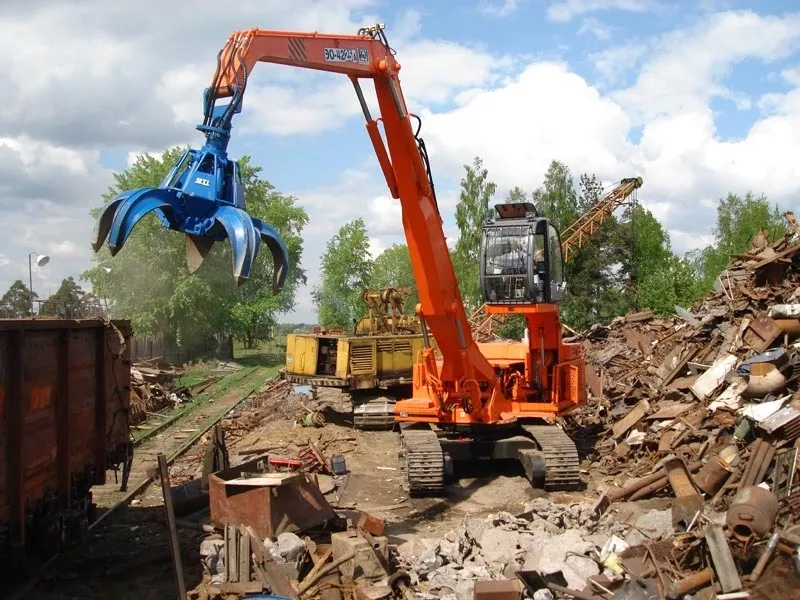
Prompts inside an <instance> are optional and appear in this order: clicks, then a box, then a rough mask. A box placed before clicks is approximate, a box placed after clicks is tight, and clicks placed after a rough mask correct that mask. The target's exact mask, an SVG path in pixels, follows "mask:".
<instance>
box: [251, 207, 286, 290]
mask: <svg viewBox="0 0 800 600" xmlns="http://www.w3.org/2000/svg"><path fill="white" fill-rule="evenodd" d="M252 221H253V226H254V227H255V228H256V231H258V234H259V237H260V238H261V240H262V241H263V242H264V243H266V244H267V247H268V248H269V251H270V252H271V253H272V263H273V267H274V268H273V270H272V290H273V291H274V292H275V293H278V292H280V291H281V290H282V289H283V285H284V283H285V282H286V274H287V272H288V271H289V251H288V250H287V249H286V244H285V243H284V241H283V238H282V237H281V236H280V234H279V233H278V232H277V231H276V230H275V228H273V227H271V226H270V225H267V224H266V223H264V222H263V221H261V220H260V219H252Z"/></svg>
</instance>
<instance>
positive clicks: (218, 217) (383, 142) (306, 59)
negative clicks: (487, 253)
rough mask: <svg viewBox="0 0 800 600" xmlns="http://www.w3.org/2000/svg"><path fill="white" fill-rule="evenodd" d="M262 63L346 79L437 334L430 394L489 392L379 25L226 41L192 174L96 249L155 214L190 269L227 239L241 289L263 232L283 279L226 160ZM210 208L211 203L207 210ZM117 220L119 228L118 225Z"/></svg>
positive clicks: (119, 240) (278, 247)
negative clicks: (398, 213) (397, 211)
mask: <svg viewBox="0 0 800 600" xmlns="http://www.w3.org/2000/svg"><path fill="white" fill-rule="evenodd" d="M260 62H263V63H275V64H283V65H289V66H293V67H301V68H305V69H312V70H317V71H327V72H332V73H341V74H343V75H346V76H348V77H349V78H350V80H351V82H352V83H353V86H354V89H355V92H356V96H357V98H358V102H359V104H360V105H361V109H362V111H363V113H364V118H365V120H366V128H367V133H368V135H369V139H370V141H371V142H372V146H373V148H374V150H375V154H376V156H377V159H378V163H379V165H380V168H381V170H382V172H383V175H384V177H385V179H386V184H387V186H388V188H389V191H390V192H391V194H392V197H393V198H395V199H399V200H400V204H401V207H402V214H403V227H404V230H405V235H406V239H407V243H408V249H409V254H410V257H411V262H412V267H413V272H414V277H415V279H416V282H417V288H418V292H419V298H420V305H421V314H420V317H421V319H422V322H423V327H426V326H427V328H428V329H429V330H430V333H432V334H433V336H434V338H435V339H436V342H437V346H438V349H439V352H440V353H441V356H442V358H443V362H442V364H441V366H440V367H436V365H435V360H434V355H433V351H432V350H430V349H429V351H428V355H427V360H428V365H429V367H430V368H429V369H428V370H429V372H433V371H437V372H438V373H437V375H436V376H432V377H431V380H435V385H436V386H438V389H437V390H436V391H435V393H436V394H437V395H438V396H439V397H440V398H442V399H443V400H444V401H445V403H448V402H451V401H458V400H459V399H460V397H461V396H462V395H463V394H464V392H463V388H464V387H468V388H469V390H470V392H469V393H470V394H471V395H472V396H473V399H476V397H475V396H476V391H477V390H478V388H479V385H480V384H483V386H482V387H483V388H484V389H486V386H487V384H488V389H490V390H491V389H493V387H494V385H495V380H496V377H495V373H494V370H493V368H492V366H491V365H490V363H489V362H488V361H487V359H486V358H485V357H484V356H483V355H482V354H481V352H480V350H479V348H478V346H477V344H476V343H475V342H474V341H473V339H472V336H471V334H470V329H469V323H468V321H467V315H466V313H465V311H464V306H463V303H462V300H461V296H460V292H459V288H458V282H457V281H456V276H455V272H454V269H453V265H452V263H451V260H450V253H449V250H448V248H447V242H446V239H445V235H444V231H443V229H442V219H441V216H440V214H439V208H438V206H437V203H436V196H435V190H434V186H433V180H432V177H431V173H430V165H429V162H428V157H427V152H426V150H425V144H424V142H423V140H422V139H421V138H420V137H419V127H420V125H421V123H419V118H417V117H416V116H414V115H412V114H410V113H409V112H408V109H407V107H406V103H405V99H404V98H403V91H402V89H401V86H400V79H399V77H398V74H399V72H400V64H399V63H398V62H397V61H396V60H395V57H394V51H393V50H392V48H391V47H390V46H389V43H388V41H387V39H386V36H385V35H384V32H383V27H382V26H380V25H378V26H375V27H370V28H363V29H361V30H359V31H358V34H357V35H330V34H320V33H316V32H310V33H295V32H292V33H290V32H283V31H270V30H264V29H250V30H246V31H237V32H234V33H233V34H231V35H230V36H229V38H228V40H227V43H226V44H225V46H224V47H223V49H222V50H221V51H220V53H219V54H218V57H217V68H216V70H215V73H214V76H213V78H212V81H211V85H210V86H209V87H208V88H207V89H206V90H205V92H204V104H203V112H204V121H203V123H202V125H199V126H198V129H199V130H200V131H202V132H203V133H204V134H205V135H206V139H207V142H206V145H205V146H204V147H203V148H202V149H201V150H200V151H199V152H198V153H196V155H192V156H190V157H188V159H187V164H188V165H189V166H188V171H186V170H185V169H184V170H182V169H183V167H181V166H180V165H176V168H175V169H174V170H173V171H174V174H173V175H174V177H172V179H173V180H174V182H167V184H166V185H162V186H161V187H160V188H159V189H156V190H153V188H146V191H145V192H140V191H135V192H134V193H133V194H134V196H136V195H137V194H139V195H141V194H142V193H144V195H145V196H146V198H145V200H146V202H144V203H141V202H140V203H139V204H137V205H136V206H134V208H135V209H136V210H135V211H134V212H135V214H133V217H131V216H130V215H128V218H127V221H126V220H125V218H126V217H125V211H124V210H123V208H126V207H127V205H126V204H125V203H126V202H127V200H126V198H125V197H123V198H121V199H117V200H115V201H112V204H111V205H110V206H109V207H108V208H107V209H106V211H105V212H104V214H103V215H102V216H101V219H100V220H99V221H98V231H97V232H96V234H95V239H94V242H93V243H94V247H95V250H97V249H98V248H99V246H100V245H101V244H102V242H103V239H104V237H105V236H106V235H108V234H109V230H110V232H111V237H110V239H109V245H110V246H111V247H112V252H116V251H118V250H119V249H120V248H121V247H122V244H123V243H124V240H125V238H126V237H127V235H128V234H129V233H130V230H131V229H132V228H133V226H134V225H135V223H136V221H137V220H138V219H140V218H141V217H142V216H143V215H144V214H146V213H147V212H149V211H151V210H155V211H156V212H157V213H158V214H159V216H161V217H162V220H163V221H164V224H165V226H168V227H170V228H172V229H177V230H179V231H184V232H185V233H187V262H188V263H189V265H190V268H197V266H199V263H200V262H201V261H202V258H203V256H205V253H206V252H207V251H208V248H209V247H210V246H211V244H212V243H213V242H214V241H219V240H220V239H224V238H225V235H226V233H227V236H228V237H229V239H230V240H231V243H232V245H233V249H234V275H235V278H236V280H237V282H238V283H242V282H243V281H244V279H246V276H247V272H248V271H249V268H250V265H251V264H252V262H253V260H254V257H255V254H256V252H257V251H258V242H259V235H258V233H259V232H261V236H260V237H261V239H262V240H265V241H267V242H268V243H269V244H270V249H271V250H272V251H273V256H274V258H275V264H276V273H283V276H284V277H285V266H286V260H285V246H284V245H283V242H282V241H281V240H280V237H279V236H277V235H272V234H273V233H275V232H274V231H272V230H267V229H266V228H267V227H268V226H267V225H266V224H263V223H260V222H255V221H257V220H253V221H254V223H253V224H252V225H251V224H250V221H249V220H248V219H249V216H248V215H247V213H246V212H245V211H244V210H243V209H244V198H243V193H242V190H241V186H240V185H239V183H240V182H239V180H237V179H236V177H235V176H236V167H235V165H236V163H235V162H234V161H231V160H229V159H228V158H227V154H226V149H227V142H228V139H229V137H230V130H231V120H232V118H233V116H234V115H235V114H237V113H238V112H240V111H241V105H242V99H243V97H244V94H245V89H246V86H247V80H248V77H249V75H250V73H252V71H253V69H254V68H255V67H256V65H257V63H260ZM362 79H371V80H372V81H373V84H374V87H375V93H376V95H377V101H378V109H379V112H380V117H378V118H374V117H373V116H372V114H371V112H370V108H369V105H368V104H367V101H366V99H365V97H364V92H363V90H362V88H361V83H360V80H362ZM412 119H414V120H415V121H416V123H415V125H416V128H415V127H412V122H411V121H412ZM379 123H382V125H383V127H382V130H383V131H381V128H380V127H379ZM415 129H416V130H415ZM192 152H194V151H192ZM209 157H210V158H209ZM204 161H205V162H209V161H210V163H211V164H212V166H213V165H214V161H216V164H217V167H215V168H214V169H212V170H211V174H209V175H208V176H206V175H204V174H201V175H199V177H200V180H201V182H202V183H204V184H207V186H208V187H209V188H210V191H209V193H206V194H205V195H204V196H203V195H202V193H201V194H200V195H201V196H202V197H200V196H198V195H197V192H198V189H197V186H196V185H195V183H194V182H195V181H196V177H197V176H198V175H197V173H196V171H197V170H198V169H200V170H202V165H203V164H205V162H204ZM231 164H233V168H231ZM220 167H221V168H220ZM184 173H188V174H187V175H184ZM208 184H210V185H208ZM200 192H203V190H200ZM192 194H195V195H192ZM232 194H233V195H232ZM153 196H154V197H153ZM206 201H210V203H209V204H203V203H204V202H206ZM114 202H116V204H115V203H114ZM120 202H122V205H121V207H120V205H119V204H120ZM193 206H201V208H202V214H191V215H190V216H191V217H192V218H191V219H188V218H184V216H183V215H184V213H187V212H191V211H190V210H187V207H189V208H191V207H193ZM115 211H116V214H115ZM215 211H216V212H215ZM128 212H130V211H128ZM182 219H183V220H182ZM119 222H123V223H122V226H120V225H119ZM220 224H222V226H219V225H220ZM120 230H122V233H120ZM282 255H283V256H282ZM237 261H238V262H237ZM280 285H282V279H281V280H280V281H278V280H277V279H276V289H278V288H279V286H280ZM426 331H427V330H426ZM448 398H449V400H448Z"/></svg>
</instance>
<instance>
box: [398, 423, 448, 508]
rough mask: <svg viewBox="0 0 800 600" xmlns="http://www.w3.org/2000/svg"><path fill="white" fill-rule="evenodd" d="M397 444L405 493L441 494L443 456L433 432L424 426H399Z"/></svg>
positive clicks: (442, 485) (442, 487)
mask: <svg viewBox="0 0 800 600" xmlns="http://www.w3.org/2000/svg"><path fill="white" fill-rule="evenodd" d="M400 444H401V451H400V465H401V468H402V469H403V471H404V475H405V485H406V491H407V492H408V493H409V494H411V495H427V494H438V493H441V492H442V491H443V490H444V454H443V453H442V447H441V445H440V444H439V439H438V437H437V436H436V433H435V432H434V431H433V430H432V429H431V428H430V427H428V426H427V425H425V426H418V427H414V426H410V427H403V428H401V430H400Z"/></svg>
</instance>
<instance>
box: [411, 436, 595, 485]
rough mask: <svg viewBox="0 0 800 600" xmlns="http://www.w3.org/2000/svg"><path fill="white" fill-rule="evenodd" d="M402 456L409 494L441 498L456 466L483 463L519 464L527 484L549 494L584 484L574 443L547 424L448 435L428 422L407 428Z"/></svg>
mask: <svg viewBox="0 0 800 600" xmlns="http://www.w3.org/2000/svg"><path fill="white" fill-rule="evenodd" d="M398 456H399V458H400V467H401V469H402V470H403V477H404V482H405V488H406V491H407V492H408V493H409V494H411V495H415V496H417V495H427V494H437V495H438V494H441V493H442V492H443V491H444V487H445V485H446V484H447V482H448V480H449V479H450V478H451V477H452V476H453V475H454V464H453V463H460V462H469V463H474V462H476V461H481V460H505V461H513V460H517V461H519V462H520V463H521V464H522V467H523V469H524V471H525V476H526V477H527V478H528V481H530V482H531V484H532V485H533V486H534V487H537V488H542V489H545V490H548V491H554V490H573V489H577V488H579V487H580V486H581V478H580V468H579V459H578V450H577V448H576V446H575V443H574V442H573V441H572V439H571V438H570V437H569V436H568V435H567V434H566V433H565V432H564V431H563V430H562V429H560V428H559V427H557V426H555V425H549V424H546V423H545V422H543V421H541V422H536V421H532V422H530V423H527V422H516V423H513V424H511V425H509V426H506V427H504V428H501V429H498V427H497V426H492V427H491V428H488V429H487V428H475V429H473V430H472V431H468V432H466V431H462V432H449V433H448V432H446V431H442V430H440V429H438V428H434V427H432V426H430V425H428V424H420V423H409V424H404V425H401V428H400V449H399V453H398Z"/></svg>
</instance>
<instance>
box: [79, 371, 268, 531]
mask: <svg viewBox="0 0 800 600" xmlns="http://www.w3.org/2000/svg"><path fill="white" fill-rule="evenodd" d="M270 372H271V370H270V369H267V368H265V367H252V368H249V369H246V370H245V369H243V370H242V372H240V373H241V376H240V377H238V378H237V379H236V380H234V381H229V383H230V387H229V388H228V389H227V390H226V391H225V392H223V393H222V394H219V395H215V396H214V401H213V402H206V403H205V404H203V405H201V406H199V407H197V408H196V409H195V410H192V411H191V412H188V413H183V415H182V416H181V417H180V418H178V419H173V420H170V422H169V424H168V425H167V426H165V427H160V428H159V431H158V433H157V434H156V435H153V436H151V437H148V439H146V440H142V441H141V442H139V443H138V445H137V447H136V449H135V450H134V456H133V466H132V468H131V474H130V477H129V479H128V487H127V489H126V490H125V491H121V490H120V484H119V482H118V481H109V482H108V483H106V485H102V486H95V487H94V488H92V499H93V501H94V502H95V503H96V504H97V508H98V512H100V511H102V512H100V514H99V516H98V518H97V519H96V520H95V521H93V522H92V524H91V525H90V526H89V530H90V531H91V530H92V529H94V528H95V527H97V525H98V524H100V523H101V522H102V521H103V520H105V519H106V518H107V517H108V515H109V514H111V513H113V512H114V511H115V510H116V509H117V508H119V507H120V506H124V505H125V504H127V503H128V502H129V501H130V500H131V499H133V498H134V497H135V496H136V495H138V494H139V493H140V492H141V491H142V490H144V489H145V488H146V487H147V486H148V485H149V484H150V483H151V482H152V481H153V480H154V479H155V477H156V471H157V467H158V455H159V454H164V455H165V456H166V457H167V463H168V464H171V463H172V462H173V461H174V460H175V459H176V458H177V457H179V456H180V455H181V454H183V453H184V452H186V451H187V450H188V449H189V448H191V447H192V446H193V445H194V444H195V443H196V442H197V441H198V440H199V439H200V437H201V436H202V435H203V434H204V433H205V432H206V431H208V430H209V429H211V428H212V427H213V426H214V425H215V424H216V423H218V422H219V421H220V420H221V419H222V417H224V416H225V415H226V414H227V413H228V412H229V411H230V410H231V409H233V408H235V407H236V405H238V404H239V403H240V402H242V401H244V400H245V399H246V398H247V397H248V396H250V395H251V394H252V393H253V392H255V391H257V390H258V389H259V388H260V387H261V386H262V385H263V384H264V382H265V381H266V380H267V379H268V376H269V374H270Z"/></svg>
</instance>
